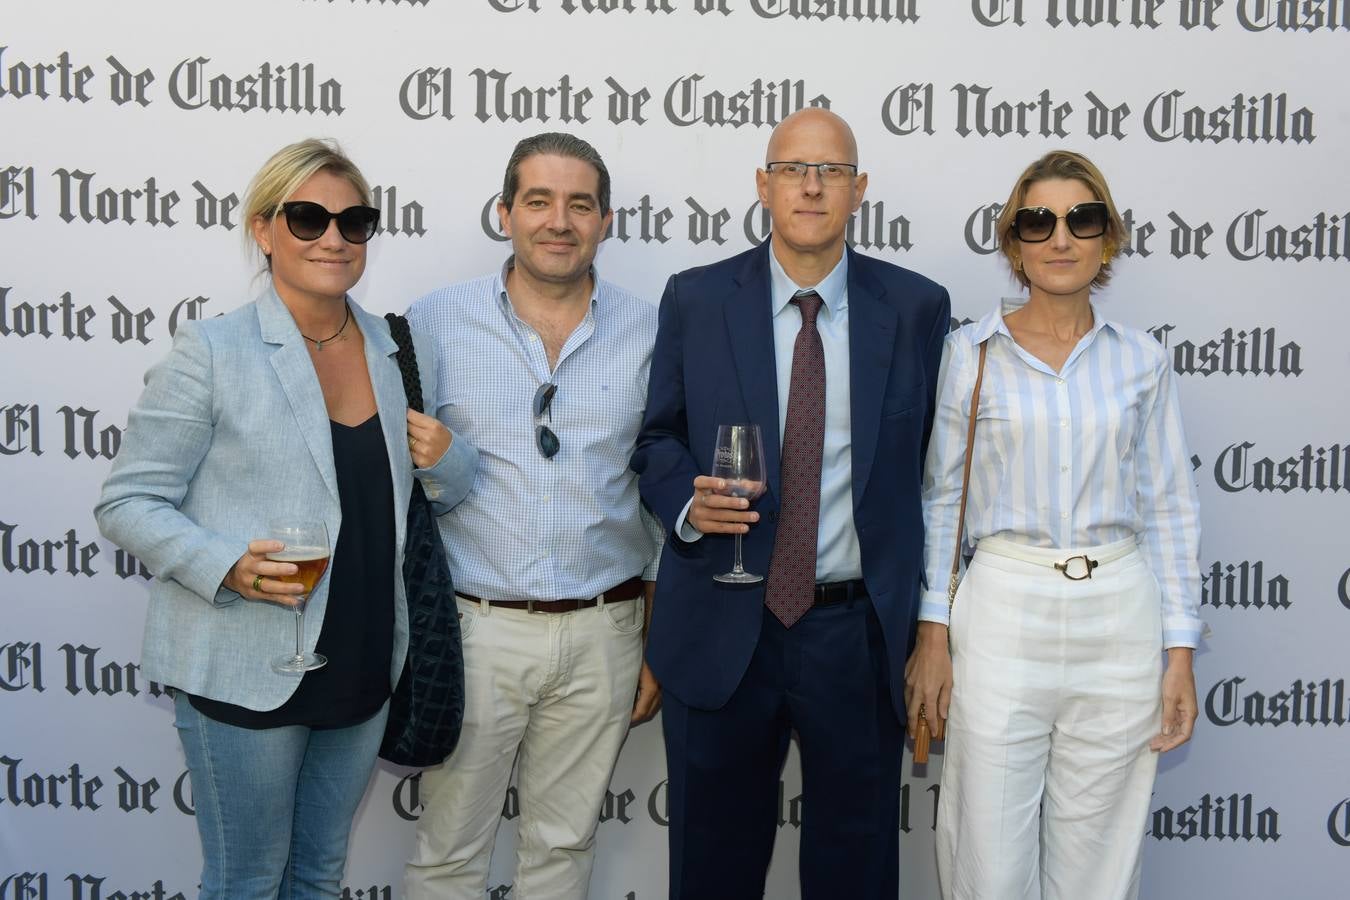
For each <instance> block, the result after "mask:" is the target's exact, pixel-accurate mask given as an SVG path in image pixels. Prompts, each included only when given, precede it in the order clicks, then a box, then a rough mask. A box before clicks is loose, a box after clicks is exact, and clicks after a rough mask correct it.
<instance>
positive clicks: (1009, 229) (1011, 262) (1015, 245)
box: [996, 150, 1125, 287]
mask: <svg viewBox="0 0 1350 900" xmlns="http://www.w3.org/2000/svg"><path fill="white" fill-rule="evenodd" d="M1056 178H1063V179H1072V180H1074V181H1080V182H1082V183H1083V184H1085V185H1087V189H1088V190H1089V191H1091V192H1092V196H1093V197H1095V198H1096V199H1098V200H1100V201H1102V202H1103V203H1105V204H1106V213H1107V215H1106V233H1105V234H1104V235H1102V238H1103V250H1104V255H1105V256H1106V260H1105V261H1104V262H1103V263H1102V267H1101V269H1100V270H1099V271H1098V272H1097V277H1096V278H1093V279H1092V286H1093V287H1104V286H1105V285H1106V284H1107V282H1109V281H1110V280H1111V263H1112V262H1113V261H1114V260H1115V257H1116V253H1117V252H1118V251H1119V250H1120V248H1121V247H1122V246H1123V245H1124V243H1125V223H1124V222H1123V221H1122V220H1121V218H1120V213H1119V212H1118V211H1117V210H1116V201H1114V200H1112V199H1111V189H1110V188H1109V187H1107V186H1106V176H1105V175H1103V174H1102V172H1101V169H1098V168H1097V167H1096V166H1095V165H1093V164H1092V160H1090V159H1088V158H1087V157H1086V156H1084V155H1083V154H1081V153H1074V152H1073V151H1072V150H1051V151H1050V152H1049V153H1047V154H1045V155H1044V156H1042V157H1041V158H1040V159H1038V160H1036V161H1035V162H1034V163H1032V164H1031V165H1029V166H1027V167H1026V169H1024V170H1023V171H1022V174H1021V175H1019V176H1018V178H1017V182H1016V184H1014V185H1013V189H1012V193H1011V194H1009V195H1008V202H1007V203H1004V204H1003V211H1002V212H1001V213H1000V214H999V217H998V225H997V226H996V231H997V233H998V249H999V252H1001V253H1002V254H1003V258H1004V259H1005V260H1006V261H1007V263H1008V268H1009V269H1011V270H1012V276H1013V278H1016V279H1017V281H1018V282H1020V283H1021V285H1022V287H1027V286H1029V285H1030V284H1031V282H1030V281H1029V280H1028V279H1027V273H1026V272H1023V271H1022V269H1021V267H1020V266H1019V265H1018V263H1019V262H1020V261H1021V259H1020V258H1021V253H1020V252H1019V251H1020V248H1021V242H1020V241H1018V240H1017V236H1016V235H1015V234H1013V220H1014V219H1015V218H1016V217H1017V211H1018V210H1019V209H1021V208H1022V207H1023V205H1024V204H1025V203H1026V200H1027V192H1028V191H1029V190H1031V186H1032V185H1033V184H1035V183H1036V182H1038V181H1049V180H1051V179H1056Z"/></svg>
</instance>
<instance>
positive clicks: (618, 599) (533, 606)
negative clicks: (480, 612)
mask: <svg viewBox="0 0 1350 900" xmlns="http://www.w3.org/2000/svg"><path fill="white" fill-rule="evenodd" d="M455 593H456V595H457V596H460V597H463V598H464V599H465V600H468V601H470V602H472V603H483V602H486V603H487V604H488V606H498V607H501V608H503V609H523V610H525V611H526V612H532V613H569V612H576V611H577V610H579V609H590V608H591V607H593V606H595V605H596V604H597V603H599V602H600V601H601V600H602V599H603V600H604V601H605V602H606V603H622V602H624V601H625V600H636V599H637V598H638V597H639V596H641V595H642V579H641V578H637V577H634V578H630V579H628V580H627V581H623V582H620V583H619V584H616V585H615V586H614V587H612V588H610V589H609V590H607V591H605V592H604V593H603V594H600V595H598V596H595V597H591V598H590V599H589V600H487V601H484V600H483V598H481V597H475V596H474V595H473V594H466V593H464V592H463V591H456V592H455Z"/></svg>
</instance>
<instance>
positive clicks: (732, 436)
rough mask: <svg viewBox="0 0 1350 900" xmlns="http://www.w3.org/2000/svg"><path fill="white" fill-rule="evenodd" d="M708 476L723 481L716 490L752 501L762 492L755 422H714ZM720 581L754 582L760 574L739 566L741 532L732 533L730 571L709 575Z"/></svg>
mask: <svg viewBox="0 0 1350 900" xmlns="http://www.w3.org/2000/svg"><path fill="white" fill-rule="evenodd" d="M712 476H713V477H714V478H721V479H723V480H725V481H726V485H727V486H726V488H725V489H724V490H722V491H720V493H722V494H726V495H728V496H731V497H744V498H745V499H746V500H749V501H751V502H754V500H755V498H756V497H758V496H759V495H760V494H762V493H764V439H763V437H762V436H761V435H760V431H759V426H758V425H718V426H717V446H716V447H715V448H714V449H713V467H712ZM713 580H714V581H720V582H722V583H724V584H755V583H756V582H760V581H763V580H764V576H763V575H755V574H752V573H750V572H747V571H745V567H744V566H742V565H741V535H740V532H737V533H736V565H735V566H733V567H732V569H731V571H730V572H723V573H722V574H720V575H714V576H713Z"/></svg>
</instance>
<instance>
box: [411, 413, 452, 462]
mask: <svg viewBox="0 0 1350 900" xmlns="http://www.w3.org/2000/svg"><path fill="white" fill-rule="evenodd" d="M450 440H451V435H450V429H449V428H446V427H445V426H444V425H442V424H441V421H440V420H439V419H437V418H436V417H435V416H429V415H427V414H426V413H420V412H415V411H414V410H411V409H410V410H408V452H409V453H410V454H411V455H412V461H413V465H414V466H415V467H417V468H419V469H430V468H431V467H432V466H434V465H436V462H437V460H439V459H440V458H441V457H442V456H444V455H445V451H446V450H449V449H450Z"/></svg>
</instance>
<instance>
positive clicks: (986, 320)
mask: <svg viewBox="0 0 1350 900" xmlns="http://www.w3.org/2000/svg"><path fill="white" fill-rule="evenodd" d="M1026 304H1027V298H1026V297H1003V298H1002V299H1000V300H999V302H998V306H997V307H995V308H994V309H992V310H990V311H989V312H988V313H987V314H986V315H985V316H984V317H983V318H981V319H980V320H979V321H978V322H977V323H975V342H976V343H977V344H979V343H983V342H984V341H987V340H989V338H991V337H993V336H994V335H996V334H1002V335H1006V336H1007V338H1008V340H1010V341H1011V340H1012V339H1013V336H1012V332H1010V331H1008V325H1007V323H1006V322H1004V321H1003V317H1004V316H1006V315H1007V314H1008V313H1010V312H1014V311H1016V310H1019V309H1021V308H1022V307H1023V306H1026ZM1088 305H1089V306H1090V307H1092V328H1091V329H1089V330H1088V333H1087V335H1085V336H1086V337H1090V338H1093V339H1095V338H1096V336H1097V332H1099V331H1101V330H1102V329H1103V328H1110V329H1111V330H1112V331H1115V332H1117V333H1119V332H1120V326H1119V325H1117V324H1116V323H1115V322H1112V321H1110V320H1109V319H1106V318H1104V317H1103V316H1102V313H1101V310H1100V309H1098V308H1097V304H1095V303H1093V302H1092V301H1091V300H1089V301H1088ZM1089 343H1091V341H1089Z"/></svg>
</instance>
